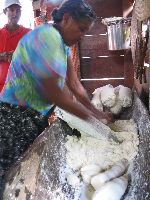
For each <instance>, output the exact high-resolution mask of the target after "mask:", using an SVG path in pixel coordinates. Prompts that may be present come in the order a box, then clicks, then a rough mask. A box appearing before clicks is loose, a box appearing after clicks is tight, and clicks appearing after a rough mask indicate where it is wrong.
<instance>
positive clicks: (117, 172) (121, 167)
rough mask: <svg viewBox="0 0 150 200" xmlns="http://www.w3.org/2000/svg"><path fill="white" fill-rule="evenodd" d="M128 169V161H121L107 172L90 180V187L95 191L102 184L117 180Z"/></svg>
mask: <svg viewBox="0 0 150 200" xmlns="http://www.w3.org/2000/svg"><path fill="white" fill-rule="evenodd" d="M127 167H128V160H126V159H122V160H120V161H118V162H117V163H116V164H115V165H113V166H112V167H111V168H110V169H109V170H107V171H105V172H103V173H100V174H98V175H96V176H93V177H92V178H91V185H92V186H93V187H94V189H95V190H97V189H98V188H100V187H101V186H102V185H103V184H104V183H106V182H108V181H110V180H111V179H114V178H117V177H119V176H121V175H122V174H124V172H125V171H126V169H127Z"/></svg>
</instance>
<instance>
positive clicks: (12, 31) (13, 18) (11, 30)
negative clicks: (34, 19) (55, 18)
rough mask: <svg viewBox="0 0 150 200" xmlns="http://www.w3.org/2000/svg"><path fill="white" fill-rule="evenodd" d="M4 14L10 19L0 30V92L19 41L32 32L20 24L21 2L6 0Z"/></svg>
mask: <svg viewBox="0 0 150 200" xmlns="http://www.w3.org/2000/svg"><path fill="white" fill-rule="evenodd" d="M3 12H4V14H5V15H6V16H7V18H8V23H7V24H6V25H5V26H4V27H3V28H2V29H0V91H1V90H2V88H3V85H4V83H5V79H6V76H7V71H8V68H9V65H10V62H11V58H12V55H13V52H14V50H15V49H16V47H17V44H18V42H19V40H20V39H21V38H22V37H23V36H24V35H25V34H26V33H27V32H29V31H30V30H31V29H29V28H25V27H23V26H22V25H19V24H18V21H19V19H20V17H21V4H20V2H19V0H5V2H4V9H3Z"/></svg>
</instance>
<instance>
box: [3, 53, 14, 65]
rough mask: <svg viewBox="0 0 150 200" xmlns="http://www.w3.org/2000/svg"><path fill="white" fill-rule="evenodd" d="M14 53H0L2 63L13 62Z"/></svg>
mask: <svg viewBox="0 0 150 200" xmlns="http://www.w3.org/2000/svg"><path fill="white" fill-rule="evenodd" d="M13 53H14V51H8V52H3V53H0V61H4V62H11V60H12V56H13Z"/></svg>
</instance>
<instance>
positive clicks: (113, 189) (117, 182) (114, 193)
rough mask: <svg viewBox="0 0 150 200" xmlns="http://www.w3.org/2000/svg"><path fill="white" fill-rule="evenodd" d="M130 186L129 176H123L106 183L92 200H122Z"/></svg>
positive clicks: (95, 193)
mask: <svg viewBox="0 0 150 200" xmlns="http://www.w3.org/2000/svg"><path fill="white" fill-rule="evenodd" d="M127 185H128V178H127V176H122V177H119V178H116V179H113V180H112V181H109V182H107V183H105V184H104V185H103V186H102V187H101V188H99V189H98V190H96V191H95V192H94V194H93V197H92V200H120V199H121V197H122V195H123V194H124V193H125V191H126V188H127Z"/></svg>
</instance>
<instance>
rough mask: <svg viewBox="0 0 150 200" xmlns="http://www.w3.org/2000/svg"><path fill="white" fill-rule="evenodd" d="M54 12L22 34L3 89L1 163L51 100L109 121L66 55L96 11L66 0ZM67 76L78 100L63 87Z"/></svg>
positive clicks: (21, 144)
mask: <svg viewBox="0 0 150 200" xmlns="http://www.w3.org/2000/svg"><path fill="white" fill-rule="evenodd" d="M52 16H53V19H54V24H53V25H49V24H43V25H41V26H39V27H38V28H36V29H35V30H33V31H31V32H29V33H28V34H27V35H26V36H25V37H24V38H22V39H21V41H20V42H19V45H18V47H17V49H16V51H15V53H14V55H13V59H12V62H11V65H10V68H9V72H8V76H7V79H6V82H5V86H4V88H3V90H2V92H1V103H0V119H1V120H0V132H1V135H0V137H1V138H0V139H1V140H0V141H1V144H0V150H1V151H2V152H3V153H2V157H3V156H4V155H5V159H3V160H2V159H1V160H0V165H2V168H3V169H6V168H7V167H8V166H9V165H10V163H13V162H14V161H15V160H17V158H18V157H19V155H20V154H21V153H22V152H23V151H24V150H25V149H26V148H27V146H28V145H29V144H30V143H32V141H33V140H34V139H35V138H36V137H37V136H38V135H39V134H40V133H41V132H42V131H43V130H44V129H45V128H46V127H47V126H48V123H47V116H48V115H49V113H50V112H51V110H52V109H53V106H54V105H57V106H59V107H61V108H62V109H64V110H66V111H68V112H70V113H72V114H74V115H76V116H78V117H80V118H82V119H85V120H87V119H88V118H89V117H90V116H91V115H93V116H95V117H96V118H98V119H100V120H102V119H105V120H106V121H107V122H110V121H111V120H112V116H111V115H110V114H108V113H103V112H99V111H98V110H97V109H95V108H94V106H93V105H92V104H91V103H90V100H89V98H88V95H87V93H86V91H85V90H84V88H83V87H82V85H81V83H80V81H79V80H78V78H77V76H76V73H75V72H74V69H73V67H72V63H71V60H70V56H69V48H68V46H71V45H73V44H75V43H76V42H78V41H79V40H80V39H81V38H82V37H83V36H84V34H85V33H86V32H87V31H88V29H89V28H90V26H91V25H92V24H93V22H94V20H95V18H96V16H95V13H94V12H93V11H92V9H91V7H90V6H89V5H88V4H87V3H86V2H84V1H83V0H67V1H65V2H64V3H62V4H61V5H60V7H59V8H58V9H55V10H54V11H53V13H52ZM66 77H67V78H66ZM65 80H66V82H67V85H68V87H69V89H70V90H71V91H72V92H73V94H74V96H75V97H76V99H77V101H73V100H72V97H70V96H69V95H68V94H67V93H66V92H65V91H64V90H63V86H64V82H65ZM2 143H3V145H2Z"/></svg>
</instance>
